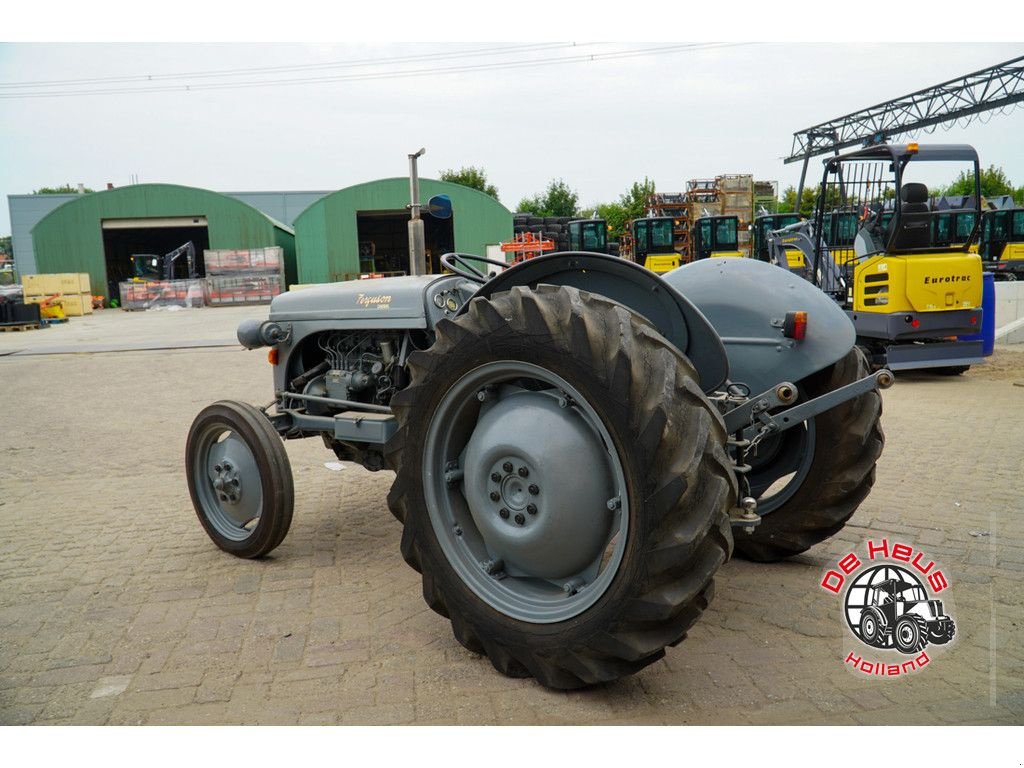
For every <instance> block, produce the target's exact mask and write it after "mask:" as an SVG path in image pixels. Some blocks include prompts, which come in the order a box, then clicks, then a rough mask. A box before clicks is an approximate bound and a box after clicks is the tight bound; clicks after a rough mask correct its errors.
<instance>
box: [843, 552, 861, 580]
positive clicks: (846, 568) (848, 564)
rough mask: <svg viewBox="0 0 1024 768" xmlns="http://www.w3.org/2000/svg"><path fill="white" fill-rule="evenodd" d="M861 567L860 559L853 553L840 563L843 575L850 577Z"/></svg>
mask: <svg viewBox="0 0 1024 768" xmlns="http://www.w3.org/2000/svg"><path fill="white" fill-rule="evenodd" d="M859 567H860V558H859V557H857V556H856V555H855V554H853V552H851V553H850V554H848V555H847V556H846V557H844V558H843V559H842V560H840V561H839V568H840V569H841V570H842V572H843V573H845V574H847V575H849V574H851V573H853V572H854V571H855V570H857V569H858V568H859Z"/></svg>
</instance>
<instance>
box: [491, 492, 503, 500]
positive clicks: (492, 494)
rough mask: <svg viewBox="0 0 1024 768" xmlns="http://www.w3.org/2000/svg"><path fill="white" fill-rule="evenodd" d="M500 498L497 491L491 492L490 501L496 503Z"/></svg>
mask: <svg viewBox="0 0 1024 768" xmlns="http://www.w3.org/2000/svg"><path fill="white" fill-rule="evenodd" d="M500 498H501V496H499V495H498V492H497V491H491V501H497V500H498V499H500Z"/></svg>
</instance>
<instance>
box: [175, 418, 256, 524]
mask: <svg viewBox="0 0 1024 768" xmlns="http://www.w3.org/2000/svg"><path fill="white" fill-rule="evenodd" d="M196 446H197V447H196V451H195V454H194V456H193V459H192V473H193V477H195V478H196V480H195V487H196V491H197V493H198V495H199V500H200V503H201V505H202V508H203V513H204V514H205V515H206V519H207V520H209V522H210V524H211V525H212V526H213V527H214V528H215V529H216V531H217V532H218V533H219V534H220V535H222V536H224V537H225V538H228V539H231V540H232V541H244V540H245V539H247V538H249V537H250V536H251V535H252V534H253V531H254V530H255V529H256V525H257V524H258V523H259V519H260V515H261V514H262V511H263V485H262V482H261V477H260V472H259V467H258V466H257V464H256V457H255V456H254V455H253V452H252V450H251V449H250V448H249V444H248V443H247V442H246V441H245V439H244V438H243V437H242V436H241V435H240V434H239V433H238V432H236V431H235V430H233V429H232V428H231V427H229V426H228V425H226V424H223V423H214V424H210V425H209V426H207V427H206V428H205V429H203V430H202V432H200V433H199V435H198V437H197V440H196Z"/></svg>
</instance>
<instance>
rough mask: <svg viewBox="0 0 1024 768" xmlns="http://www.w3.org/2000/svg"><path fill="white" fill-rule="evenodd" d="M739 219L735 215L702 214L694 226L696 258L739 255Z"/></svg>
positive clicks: (694, 252)
mask: <svg viewBox="0 0 1024 768" xmlns="http://www.w3.org/2000/svg"><path fill="white" fill-rule="evenodd" d="M738 228H739V219H737V218H736V217H735V216H702V217H701V218H699V219H697V225H696V227H695V228H694V247H693V254H694V260H696V259H710V258H719V257H724V256H732V257H739V256H742V255H743V253H742V251H740V249H739V237H738V231H737V230H738Z"/></svg>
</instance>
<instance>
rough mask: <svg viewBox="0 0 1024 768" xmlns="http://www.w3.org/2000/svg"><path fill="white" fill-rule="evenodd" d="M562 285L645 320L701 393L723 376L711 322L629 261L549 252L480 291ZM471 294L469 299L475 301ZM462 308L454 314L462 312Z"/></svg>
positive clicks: (722, 355) (723, 360) (724, 365)
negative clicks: (680, 357) (683, 362)
mask: <svg viewBox="0 0 1024 768" xmlns="http://www.w3.org/2000/svg"><path fill="white" fill-rule="evenodd" d="M541 283H543V284H545V285H566V286H569V287H572V288H577V289H579V290H581V291H587V292H588V293H593V294H597V295H600V296H604V297H605V298H608V299H611V300H612V301H615V302H617V303H619V304H622V305H623V306H625V307H628V308H629V309H631V310H632V311H633V312H636V313H637V314H638V315H641V316H642V317H644V318H646V319H647V320H648V321H650V322H651V324H653V325H654V327H655V328H657V329H658V331H659V332H660V333H661V335H662V336H664V337H665V338H666V339H668V341H669V342H670V343H672V344H673V345H675V346H676V348H678V349H679V350H680V351H681V352H682V353H683V354H684V355H686V357H687V358H689V360H690V362H692V363H693V366H694V368H696V369H697V375H698V376H699V377H700V385H701V388H702V389H703V390H704V391H705V392H712V391H714V390H715V389H718V388H719V387H720V386H721V384H722V383H723V382H724V381H725V380H726V379H727V378H728V376H729V362H728V358H727V357H726V352H725V348H724V347H723V345H722V341H721V339H719V338H718V334H717V333H715V329H714V328H712V326H711V323H709V322H708V320H707V319H706V318H705V317H704V315H703V314H701V311H700V310H699V309H697V307H695V306H694V305H693V303H691V302H690V301H689V300H687V299H686V298H685V297H684V296H682V295H681V294H680V293H679V292H678V291H677V290H676V289H675V288H673V287H672V286H670V285H668V284H667V283H666V282H665V281H664V280H662V279H661V278H660V277H658V276H657V275H655V274H654V273H652V272H650V271H648V270H646V269H644V268H643V267H641V266H639V265H637V264H634V263H633V262H631V261H626V260H624V259H620V258H616V257H615V256H606V255H604V254H599V253H582V252H580V253H577V252H572V253H554V254H550V255H547V256H539V257H537V258H534V259H528V260H526V261H523V262H520V263H519V264H517V265H515V266H514V267H511V268H510V269H507V270H505V271H504V272H502V273H501V274H499V275H498V276H497V277H495V278H493V279H492V280H490V281H488V282H487V283H486V284H485V285H482V286H481V287H480V290H479V291H478V292H477V293H476V296H483V297H485V298H487V297H489V296H491V295H492V294H495V293H501V292H503V291H508V290H510V289H511V288H513V287H514V286H517V285H525V286H529V287H531V288H533V287H535V286H537V285H538V284H541ZM476 296H474V298H476ZM467 308H468V304H467V305H466V306H463V307H462V309H461V310H460V314H461V313H462V312H465V311H466V310H467Z"/></svg>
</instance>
